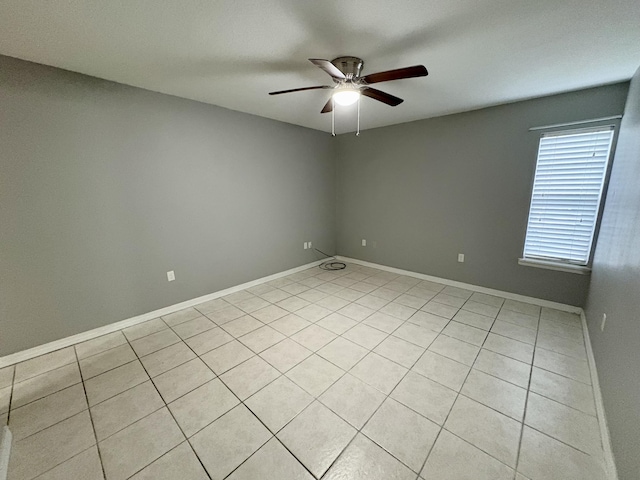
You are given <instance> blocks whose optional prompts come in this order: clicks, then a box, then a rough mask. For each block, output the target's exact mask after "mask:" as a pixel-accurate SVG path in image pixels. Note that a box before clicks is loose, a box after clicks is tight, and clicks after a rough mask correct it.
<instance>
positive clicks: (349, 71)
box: [331, 57, 364, 79]
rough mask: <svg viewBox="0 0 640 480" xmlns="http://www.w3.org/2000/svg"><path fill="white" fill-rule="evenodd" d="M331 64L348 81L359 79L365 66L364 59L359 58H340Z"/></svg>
mask: <svg viewBox="0 0 640 480" xmlns="http://www.w3.org/2000/svg"><path fill="white" fill-rule="evenodd" d="M331 63H332V64H334V65H335V66H336V68H338V70H340V71H341V72H342V73H344V74H345V76H346V77H347V78H348V79H352V78H358V77H359V76H360V72H361V71H362V66H363V65H364V62H363V61H362V59H361V58H358V57H338V58H334V59H333V60H331Z"/></svg>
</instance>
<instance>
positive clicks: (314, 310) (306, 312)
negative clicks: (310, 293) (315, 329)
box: [296, 304, 332, 323]
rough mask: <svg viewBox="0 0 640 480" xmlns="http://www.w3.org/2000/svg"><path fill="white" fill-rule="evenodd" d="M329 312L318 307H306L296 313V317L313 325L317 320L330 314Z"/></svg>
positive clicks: (312, 305)
mask: <svg viewBox="0 0 640 480" xmlns="http://www.w3.org/2000/svg"><path fill="white" fill-rule="evenodd" d="M331 313H332V312H331V310H329V309H328V308H324V307H321V306H320V305H314V304H311V305H307V306H306V307H304V308H301V309H300V310H298V311H297V312H296V315H298V316H299V317H302V318H304V319H305V320H307V321H309V322H312V323H315V322H317V321H318V320H322V319H323V318H324V317H326V316H327V315H329V314H331Z"/></svg>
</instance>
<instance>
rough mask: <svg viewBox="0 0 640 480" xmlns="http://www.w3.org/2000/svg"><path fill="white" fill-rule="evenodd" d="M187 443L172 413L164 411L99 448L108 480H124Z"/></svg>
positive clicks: (130, 427)
mask: <svg viewBox="0 0 640 480" xmlns="http://www.w3.org/2000/svg"><path fill="white" fill-rule="evenodd" d="M182 441H184V435H182V432H180V429H179V428H178V425H176V422H175V421H174V420H173V417H172V416H171V414H170V413H169V410H167V409H166V408H162V409H160V410H157V411H156V412H154V413H152V414H151V415H149V416H147V417H144V418H143V419H141V420H138V421H137V422H135V423H133V424H131V425H129V426H128V427H127V428H125V429H124V430H120V431H119V432H118V433H116V434H115V435H112V436H110V437H109V438H107V439H106V440H103V441H102V442H100V443H99V444H98V447H99V448H100V456H101V458H102V465H103V467H104V471H105V473H106V476H107V479H109V480H124V479H126V478H129V477H130V476H131V475H133V474H134V473H136V472H137V471H139V470H141V469H142V468H143V467H145V466H147V465H149V464H150V463H151V462H153V461H154V460H156V459H158V458H160V457H161V456H162V455H164V454H165V453H167V452H168V451H169V450H171V449H173V448H174V447H176V446H177V445H179V444H180V443H182Z"/></svg>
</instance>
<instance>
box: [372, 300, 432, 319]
mask: <svg viewBox="0 0 640 480" xmlns="http://www.w3.org/2000/svg"><path fill="white" fill-rule="evenodd" d="M398 298H400V297H398ZM396 300H397V299H396ZM396 300H394V301H393V302H391V303H388V304H387V305H385V306H384V307H382V308H381V309H380V312H381V313H384V314H386V315H390V316H392V317H395V318H397V319H399V320H408V319H409V317H411V316H412V315H413V314H414V313H416V312H417V311H418V310H417V308H411V307H407V306H406V305H403V304H401V303H397V301H396ZM421 306H422V305H421Z"/></svg>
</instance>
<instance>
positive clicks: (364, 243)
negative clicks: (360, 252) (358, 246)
mask: <svg viewBox="0 0 640 480" xmlns="http://www.w3.org/2000/svg"><path fill="white" fill-rule="evenodd" d="M362 246H363V247H366V246H367V241H366V240H365V239H364V238H363V239H362Z"/></svg>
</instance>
